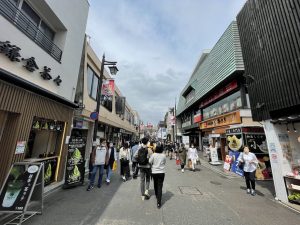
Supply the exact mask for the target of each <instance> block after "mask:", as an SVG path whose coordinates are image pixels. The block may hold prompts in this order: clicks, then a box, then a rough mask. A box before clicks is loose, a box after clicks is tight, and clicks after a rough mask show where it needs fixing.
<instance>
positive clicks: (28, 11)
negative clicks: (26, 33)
mask: <svg viewBox="0 0 300 225" xmlns="http://www.w3.org/2000/svg"><path fill="white" fill-rule="evenodd" d="M22 12H23V13H25V14H26V15H27V17H28V18H29V19H30V20H31V22H33V23H34V24H35V25H36V26H39V24H40V21H41V18H40V17H39V16H38V14H36V12H35V11H33V9H32V8H31V7H30V6H29V5H28V4H27V3H26V2H23V5H22Z"/></svg>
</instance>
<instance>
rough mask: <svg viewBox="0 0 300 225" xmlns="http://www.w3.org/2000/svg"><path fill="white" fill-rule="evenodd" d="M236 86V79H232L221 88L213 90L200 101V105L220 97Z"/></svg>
mask: <svg viewBox="0 0 300 225" xmlns="http://www.w3.org/2000/svg"><path fill="white" fill-rule="evenodd" d="M237 87H238V83H237V81H236V80H234V81H232V82H231V83H229V84H227V85H226V86H225V87H223V88H221V89H220V90H218V91H216V92H214V93H213V94H212V95H210V96H209V97H208V98H207V99H205V100H204V101H202V102H201V104H200V107H201V108H202V107H204V106H206V105H208V104H209V103H211V102H213V101H215V100H217V99H219V98H221V97H222V96H224V95H225V94H227V93H229V92H230V91H232V90H234V89H236V88H237Z"/></svg>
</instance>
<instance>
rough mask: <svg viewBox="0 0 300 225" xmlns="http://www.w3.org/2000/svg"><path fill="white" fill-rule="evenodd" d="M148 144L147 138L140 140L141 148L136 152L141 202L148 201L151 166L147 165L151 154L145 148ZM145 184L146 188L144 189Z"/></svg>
mask: <svg viewBox="0 0 300 225" xmlns="http://www.w3.org/2000/svg"><path fill="white" fill-rule="evenodd" d="M148 142H149V139H148V138H146V137H145V138H143V139H142V147H141V148H140V149H139V150H138V151H137V152H136V155H135V157H136V159H137V162H138V166H139V169H140V177H141V194H142V200H145V199H149V198H150V194H149V186H150V176H151V166H150V164H149V158H150V156H151V155H152V154H153V152H152V150H151V149H150V148H148V147H147V144H148ZM145 183H146V187H145Z"/></svg>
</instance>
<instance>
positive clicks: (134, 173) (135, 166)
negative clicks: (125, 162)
mask: <svg viewBox="0 0 300 225" xmlns="http://www.w3.org/2000/svg"><path fill="white" fill-rule="evenodd" d="M138 150H139V142H138V141H136V142H135V144H134V146H133V147H132V148H131V161H132V178H133V179H136V178H137V176H138V173H139V167H138V162H137V160H136V158H135V157H134V155H135V153H136V152H137V151H138Z"/></svg>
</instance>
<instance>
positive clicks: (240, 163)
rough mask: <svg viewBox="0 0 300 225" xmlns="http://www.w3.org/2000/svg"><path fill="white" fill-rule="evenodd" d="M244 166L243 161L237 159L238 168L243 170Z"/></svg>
mask: <svg viewBox="0 0 300 225" xmlns="http://www.w3.org/2000/svg"><path fill="white" fill-rule="evenodd" d="M241 154H243V153H241ZM241 158H243V155H242V157H241ZM244 167H245V162H241V161H239V164H238V168H239V169H240V170H243V171H244Z"/></svg>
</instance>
